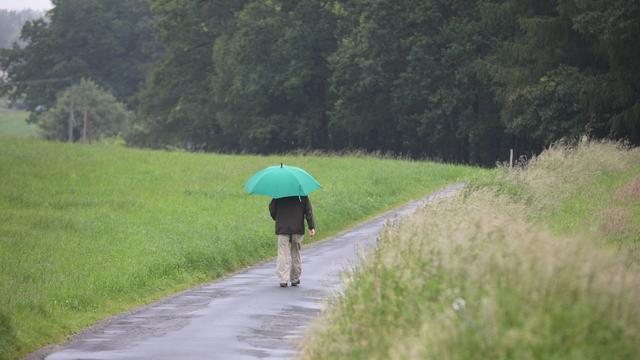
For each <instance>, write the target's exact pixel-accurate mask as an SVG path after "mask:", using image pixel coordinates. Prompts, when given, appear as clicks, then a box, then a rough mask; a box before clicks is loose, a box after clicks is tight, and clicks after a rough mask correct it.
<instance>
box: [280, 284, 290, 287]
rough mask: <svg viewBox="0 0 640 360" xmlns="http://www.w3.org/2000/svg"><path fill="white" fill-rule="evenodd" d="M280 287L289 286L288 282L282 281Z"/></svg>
mask: <svg viewBox="0 0 640 360" xmlns="http://www.w3.org/2000/svg"><path fill="white" fill-rule="evenodd" d="M292 285H293V284H292ZM280 287H287V283H280Z"/></svg>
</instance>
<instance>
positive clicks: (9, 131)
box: [0, 111, 38, 138]
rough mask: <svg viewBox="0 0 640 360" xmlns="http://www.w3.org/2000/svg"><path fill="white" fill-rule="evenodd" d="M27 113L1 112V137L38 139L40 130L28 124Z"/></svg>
mask: <svg viewBox="0 0 640 360" xmlns="http://www.w3.org/2000/svg"><path fill="white" fill-rule="evenodd" d="M27 116H29V113H28V112H26V111H0V137H20V138H24V137H36V136H38V128H37V126H35V125H30V124H27V122H26V121H25V119H26V118H27Z"/></svg>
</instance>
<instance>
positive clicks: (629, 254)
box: [301, 141, 640, 360]
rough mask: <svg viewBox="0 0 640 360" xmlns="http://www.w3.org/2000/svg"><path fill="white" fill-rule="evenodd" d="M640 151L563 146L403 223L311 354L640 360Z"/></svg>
mask: <svg viewBox="0 0 640 360" xmlns="http://www.w3.org/2000/svg"><path fill="white" fill-rule="evenodd" d="M639 248H640V149H628V148H625V147H624V146H621V145H620V144H615V143H608V142H589V141H583V142H582V143H581V144H580V145H578V146H577V147H565V146H554V147H552V148H550V149H548V150H546V151H545V152H543V153H542V154H541V155H540V156H538V157H537V158H535V159H533V160H531V161H529V162H528V163H526V164H522V165H521V166H518V167H516V168H514V169H509V168H499V169H498V170H497V171H495V172H493V173H489V174H486V176H481V177H478V178H476V179H474V180H473V181H471V182H470V184H469V186H468V187H467V190H466V191H465V192H464V194H462V195H460V196H458V197H456V198H453V199H447V200H442V201H440V202H438V203H436V204H432V205H429V206H427V207H425V209H423V210H421V211H419V212H418V213H416V214H415V215H414V216H412V217H410V218H409V219H407V220H406V221H403V222H401V223H398V224H391V225H389V226H387V227H386V229H385V231H384V233H383V234H382V235H381V238H380V242H379V246H378V248H377V249H376V251H375V252H374V253H373V254H372V255H371V256H370V257H369V258H368V259H367V260H366V261H365V263H364V264H363V265H362V266H361V267H359V268H357V269H354V271H353V272H351V273H350V274H349V275H348V276H347V281H348V283H349V286H348V287H347V290H346V291H345V294H344V296H339V297H336V298H335V299H333V300H332V303H331V306H330V307H329V309H328V310H327V311H326V312H325V313H324V315H323V316H321V317H320V318H319V319H318V320H317V321H316V322H315V324H314V325H313V327H312V331H311V332H310V333H308V335H307V339H306V341H305V344H304V351H303V353H302V356H301V358H303V359H438V360H440V359H445V360H446V359H594V360H595V359H629V360H631V359H638V358H640V251H639Z"/></svg>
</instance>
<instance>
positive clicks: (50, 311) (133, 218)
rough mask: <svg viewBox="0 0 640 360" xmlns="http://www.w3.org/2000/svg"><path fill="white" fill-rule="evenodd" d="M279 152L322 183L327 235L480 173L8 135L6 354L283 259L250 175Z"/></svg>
mask: <svg viewBox="0 0 640 360" xmlns="http://www.w3.org/2000/svg"><path fill="white" fill-rule="evenodd" d="M280 162H284V163H285V164H291V165H296V166H301V167H303V168H305V169H306V170H308V171H309V172H310V173H311V174H313V175H314V176H315V177H316V178H317V179H318V180H319V182H320V183H321V184H322V186H323V188H322V189H321V190H319V191H317V192H314V193H313V194H312V195H311V199H312V203H313V206H314V212H315V216H316V224H317V231H318V236H319V238H324V237H327V236H330V235H331V234H335V233H336V232H338V231H340V230H342V229H344V228H346V227H348V226H350V225H351V224H353V223H355V222H357V221H360V220H363V219H365V218H367V217H370V216H372V215H374V214H376V213H379V212H381V211H384V210H386V209H388V208H391V207H393V206H395V205H398V204H400V203H403V202H406V201H408V200H410V199H413V198H417V197H419V196H422V195H424V194H426V193H429V192H431V191H433V190H434V189H436V188H438V187H440V186H443V185H445V184H446V183H449V182H453V181H460V180H461V179H462V178H464V177H467V176H471V175H473V174H477V173H480V172H481V170H478V169H473V168H468V167H461V166H452V165H442V164H433V163H423V162H410V161H393V160H380V159H374V158H367V157H357V158H356V157H340V158H338V157H329V156H277V157H276V156H273V157H261V156H230V155H211V154H189V153H180V152H160V151H142V150H132V149H125V148H121V147H118V146H114V145H108V144H98V145H91V146H89V145H79V144H61V143H48V142H43V141H38V140H16V139H13V140H12V139H0V358H14V357H19V356H20V355H23V354H25V353H26V352H28V351H30V350H34V349H36V348H38V347H39V346H42V345H44V344H47V343H52V342H59V341H62V340H64V339H65V338H66V337H67V336H68V335H69V334H72V333H74V332H76V331H78V330H79V329H81V328H82V327H84V326H87V325H89V324H91V323H92V322H93V321H95V320H97V319H100V318H103V317H105V316H107V315H109V314H112V313H114V312H118V311H121V310H124V309H126V308H129V307H131V306H133V305H136V304H140V303H143V302H147V301H150V300H152V299H156V298H158V297H160V296H162V295H164V294H168V293H171V292H174V291H176V290H179V289H184V288H186V287H189V286H193V285H194V284H197V283H201V282H204V281H207V280H210V279H213V278H216V277H218V276H220V275H222V274H224V273H227V272H229V271H233V270H237V269H239V268H242V267H244V266H247V265H249V264H252V263H255V262H256V261H259V260H261V259H265V258H268V257H271V256H274V255H275V245H274V241H275V240H274V236H275V235H274V234H273V221H272V220H271V218H270V217H269V215H268V212H267V205H268V202H269V200H270V199H268V198H266V197H255V196H248V195H247V194H246V193H245V192H244V190H243V189H242V184H243V183H244V182H245V181H246V180H247V179H248V178H249V177H250V176H251V175H253V174H254V173H255V172H257V171H258V170H260V169H262V168H264V167H266V166H269V165H273V164H277V163H280ZM275 281H276V279H275V278H274V283H275Z"/></svg>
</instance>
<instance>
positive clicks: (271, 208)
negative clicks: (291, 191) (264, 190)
mask: <svg viewBox="0 0 640 360" xmlns="http://www.w3.org/2000/svg"><path fill="white" fill-rule="evenodd" d="M269 214H271V218H272V219H273V220H275V219H276V214H277V213H276V199H271V202H270V203H269Z"/></svg>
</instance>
